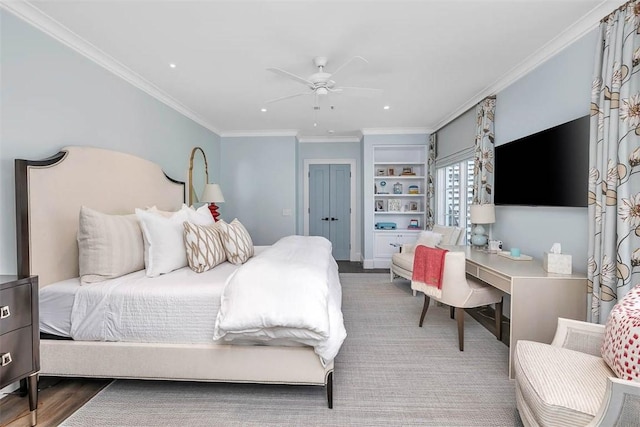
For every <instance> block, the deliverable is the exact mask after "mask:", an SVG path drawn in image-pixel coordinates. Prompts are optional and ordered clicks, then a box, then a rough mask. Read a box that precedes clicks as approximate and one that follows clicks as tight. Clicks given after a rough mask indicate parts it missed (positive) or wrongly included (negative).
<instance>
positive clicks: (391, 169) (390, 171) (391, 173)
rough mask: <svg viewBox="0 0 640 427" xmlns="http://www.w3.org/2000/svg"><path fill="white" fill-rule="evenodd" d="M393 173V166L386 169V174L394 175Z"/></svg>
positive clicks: (394, 171) (394, 172)
mask: <svg viewBox="0 0 640 427" xmlns="http://www.w3.org/2000/svg"><path fill="white" fill-rule="evenodd" d="M395 174H396V170H395V169H394V168H389V169H387V175H389V176H395Z"/></svg>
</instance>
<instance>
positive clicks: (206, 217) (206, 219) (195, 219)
mask: <svg viewBox="0 0 640 427" xmlns="http://www.w3.org/2000/svg"><path fill="white" fill-rule="evenodd" d="M182 209H187V214H188V217H189V222H190V223H192V224H196V225H213V224H215V223H216V221H215V220H214V219H213V216H212V215H211V211H210V210H209V206H207V205H202V206H200V207H199V208H198V209H194V208H193V207H188V206H187V205H182Z"/></svg>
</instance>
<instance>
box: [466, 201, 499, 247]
mask: <svg viewBox="0 0 640 427" xmlns="http://www.w3.org/2000/svg"><path fill="white" fill-rule="evenodd" d="M470 209H471V224H475V227H474V228H473V231H472V233H473V234H472V235H471V244H472V245H474V246H484V245H486V244H487V240H488V239H487V235H486V234H485V233H486V230H485V229H484V227H483V226H482V225H483V224H493V223H494V222H496V209H495V205H493V204H490V203H488V204H484V205H471V206H470Z"/></svg>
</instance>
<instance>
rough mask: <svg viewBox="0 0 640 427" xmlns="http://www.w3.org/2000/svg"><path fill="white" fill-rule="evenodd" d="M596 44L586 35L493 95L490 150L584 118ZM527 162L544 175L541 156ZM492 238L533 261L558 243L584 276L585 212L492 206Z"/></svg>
mask: <svg viewBox="0 0 640 427" xmlns="http://www.w3.org/2000/svg"><path fill="white" fill-rule="evenodd" d="M596 39H597V34H596V31H595V30H594V31H591V32H589V33H588V34H587V35H585V36H584V37H582V38H581V39H580V40H578V41H576V42H575V43H573V44H572V45H570V46H569V47H567V48H566V49H564V50H563V51H561V52H560V53H559V54H557V55H556V56H554V57H553V58H551V59H549V60H548V61H547V62H545V63H544V64H542V65H541V66H539V67H537V68H536V69H535V70H533V71H532V72H530V73H529V74H527V75H526V76H524V77H523V78H521V79H519V80H518V81H516V82H515V83H513V84H512V85H510V86H509V87H507V88H506V89H504V90H502V91H501V92H500V93H498V94H497V100H496V123H495V135H496V145H501V144H504V143H507V142H510V141H513V140H514V139H518V138H521V137H523V136H526V135H530V134H532V133H535V132H538V131H541V130H544V129H547V128H550V127H552V126H556V125H558V124H561V123H564V122H567V121H569V120H572V119H575V118H578V117H581V116H584V115H586V114H589V106H590V102H591V82H592V79H593V63H594V52H595V48H596ZM585 144H587V145H588V141H585ZM532 161H536V162H538V164H539V165H540V173H545V172H544V161H545V159H544V156H542V157H541V158H540V159H532ZM587 178H588V177H586V176H585V185H586V183H587ZM492 234H493V236H494V237H496V238H498V239H500V240H502V241H503V242H504V245H505V247H507V248H509V247H512V246H514V247H519V248H520V249H521V251H522V253H525V254H528V255H532V256H534V257H535V258H539V259H541V258H542V254H543V252H544V251H548V250H549V248H550V247H551V245H552V244H553V243H554V242H559V243H561V244H562V251H563V252H564V253H568V254H571V255H572V261H573V270H574V271H575V272H582V273H585V272H586V271H587V208H550V207H515V206H498V207H497V208H496V223H495V224H494V225H493V231H492Z"/></svg>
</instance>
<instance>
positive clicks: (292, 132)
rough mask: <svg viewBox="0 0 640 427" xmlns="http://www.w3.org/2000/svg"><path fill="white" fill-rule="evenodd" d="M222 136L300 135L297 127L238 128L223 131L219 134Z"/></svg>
mask: <svg viewBox="0 0 640 427" xmlns="http://www.w3.org/2000/svg"><path fill="white" fill-rule="evenodd" d="M219 135H220V136H221V137H222V138H236V137H245V138H246V137H260V136H298V131H297V130H295V129H280V130H277V129H276V130H238V131H230V132H222V133H220V134H219Z"/></svg>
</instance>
